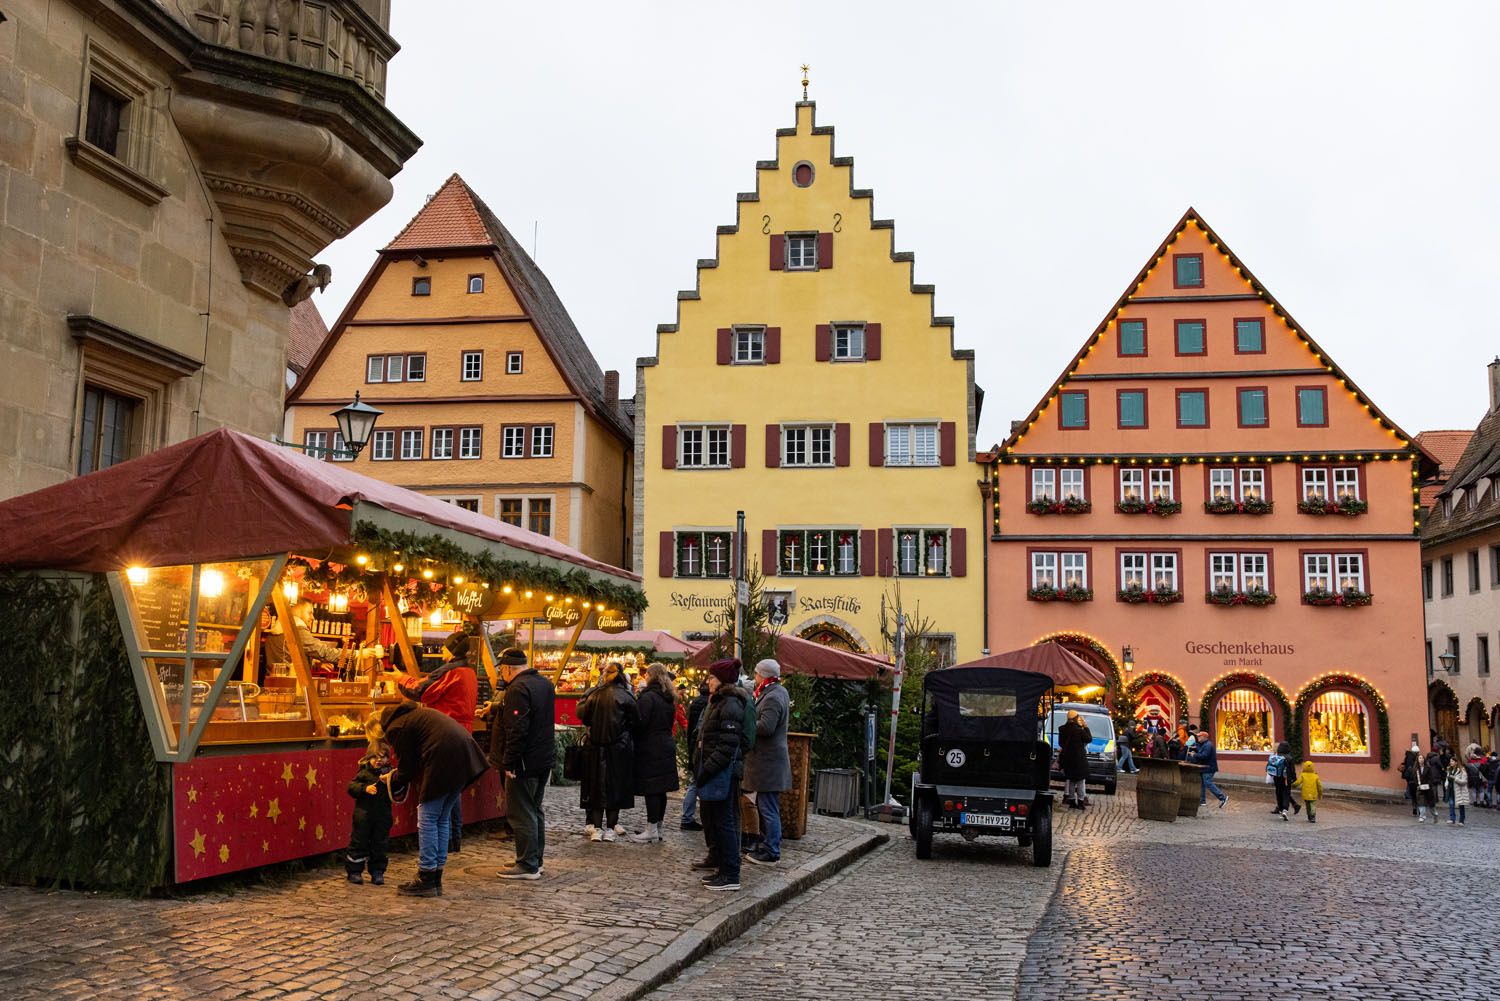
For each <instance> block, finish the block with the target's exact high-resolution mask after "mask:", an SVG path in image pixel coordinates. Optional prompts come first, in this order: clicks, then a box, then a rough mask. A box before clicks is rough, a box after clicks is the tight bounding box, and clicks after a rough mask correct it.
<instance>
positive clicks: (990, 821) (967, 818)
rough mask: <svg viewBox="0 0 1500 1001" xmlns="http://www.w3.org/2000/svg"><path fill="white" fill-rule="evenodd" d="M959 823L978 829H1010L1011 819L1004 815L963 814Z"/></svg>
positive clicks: (959, 817)
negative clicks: (971, 825)
mask: <svg viewBox="0 0 1500 1001" xmlns="http://www.w3.org/2000/svg"><path fill="white" fill-rule="evenodd" d="M958 822H959V823H960V824H973V825H974V826H976V827H1009V826H1010V817H1009V815H1007V814H1004V813H961V814H959V815H958Z"/></svg>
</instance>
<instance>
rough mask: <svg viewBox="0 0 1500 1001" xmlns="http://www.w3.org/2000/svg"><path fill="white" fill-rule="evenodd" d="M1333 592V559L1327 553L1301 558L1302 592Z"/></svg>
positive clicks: (1312, 554)
mask: <svg viewBox="0 0 1500 1001" xmlns="http://www.w3.org/2000/svg"><path fill="white" fill-rule="evenodd" d="M1332 590H1333V557H1332V556H1330V555H1329V554H1327V553H1308V554H1306V555H1305V556H1303V557H1302V591H1303V593H1304V594H1305V593H1307V592H1309V591H1332Z"/></svg>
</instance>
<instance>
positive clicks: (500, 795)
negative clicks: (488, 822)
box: [495, 792, 505, 810]
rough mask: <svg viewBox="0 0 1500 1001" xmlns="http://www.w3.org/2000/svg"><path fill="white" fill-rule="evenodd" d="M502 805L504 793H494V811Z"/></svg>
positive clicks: (503, 803)
mask: <svg viewBox="0 0 1500 1001" xmlns="http://www.w3.org/2000/svg"><path fill="white" fill-rule="evenodd" d="M504 805H505V794H504V793H499V792H497V793H495V809H497V810H498V809H500V808H501V807H502V806H504Z"/></svg>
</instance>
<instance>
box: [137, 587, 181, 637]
mask: <svg viewBox="0 0 1500 1001" xmlns="http://www.w3.org/2000/svg"><path fill="white" fill-rule="evenodd" d="M130 592H131V597H132V598H133V599H134V601H133V604H134V605H135V620H136V622H138V623H140V627H141V632H142V633H143V634H144V635H145V637H146V648H147V649H149V650H182V649H184V646H183V644H184V642H185V641H186V638H187V637H186V633H185V628H186V627H185V623H186V622H187V617H188V598H189V594H190V589H189V588H188V586H187V585H186V584H179V583H177V582H175V581H171V580H161V581H156V580H153V581H151V582H149V583H146V584H139V585H135V586H133V587H131V589H130Z"/></svg>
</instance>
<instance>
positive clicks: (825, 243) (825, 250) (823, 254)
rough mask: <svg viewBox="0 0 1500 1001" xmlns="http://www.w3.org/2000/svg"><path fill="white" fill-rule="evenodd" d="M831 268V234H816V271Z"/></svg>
mask: <svg viewBox="0 0 1500 1001" xmlns="http://www.w3.org/2000/svg"><path fill="white" fill-rule="evenodd" d="M831 267H833V234H832V233H819V234H818V270H819V271H822V270H823V269H825V268H831Z"/></svg>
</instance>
